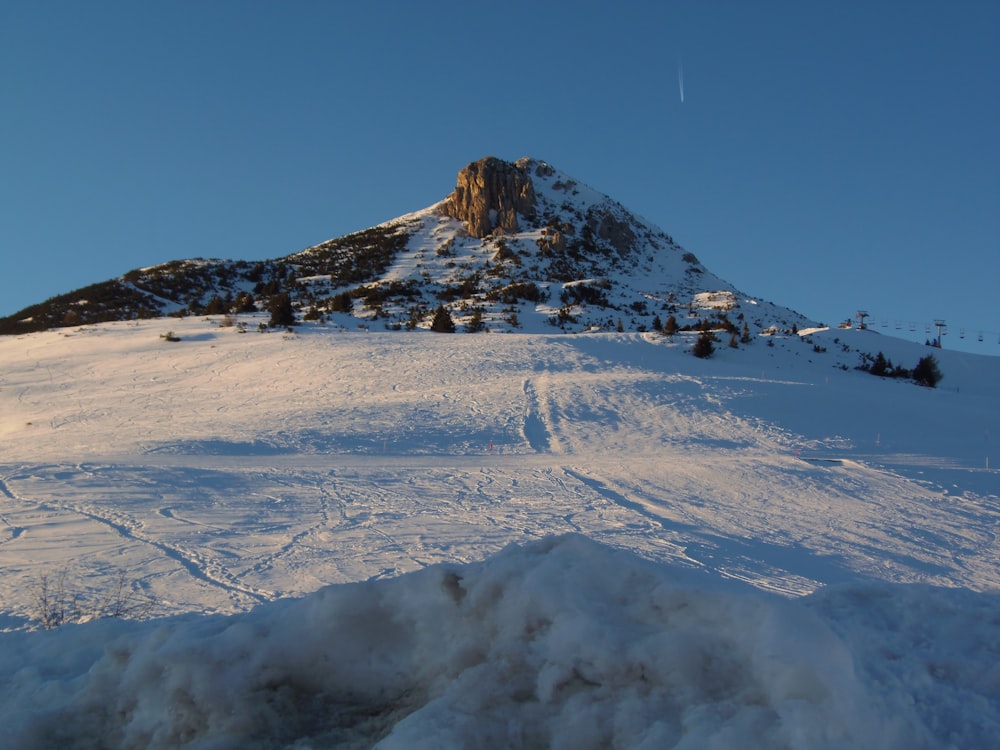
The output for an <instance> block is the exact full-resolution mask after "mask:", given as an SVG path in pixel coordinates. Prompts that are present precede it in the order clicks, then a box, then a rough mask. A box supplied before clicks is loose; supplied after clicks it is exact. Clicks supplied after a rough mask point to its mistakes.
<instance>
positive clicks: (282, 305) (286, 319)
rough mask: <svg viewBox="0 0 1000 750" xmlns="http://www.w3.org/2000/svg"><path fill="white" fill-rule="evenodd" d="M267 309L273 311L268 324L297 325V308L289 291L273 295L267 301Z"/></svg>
mask: <svg viewBox="0 0 1000 750" xmlns="http://www.w3.org/2000/svg"><path fill="white" fill-rule="evenodd" d="M267 310H268V312H270V313H271V319H270V320H269V321H268V325H269V326H271V327H272V328H287V327H288V326H293V325H295V309H294V308H293V307H292V298H291V297H290V296H289V295H288V293H287V292H281V293H279V294H275V295H272V296H271V299H270V300H269V301H268V303H267Z"/></svg>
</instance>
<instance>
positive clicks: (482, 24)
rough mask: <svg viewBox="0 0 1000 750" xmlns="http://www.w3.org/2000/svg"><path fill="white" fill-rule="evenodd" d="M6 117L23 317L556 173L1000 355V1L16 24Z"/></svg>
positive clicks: (9, 298)
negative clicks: (98, 285) (189, 265)
mask: <svg viewBox="0 0 1000 750" xmlns="http://www.w3.org/2000/svg"><path fill="white" fill-rule="evenodd" d="M679 68H683V86H684V101H683V102H682V101H681V96H680V86H679V80H678V79H679ZM0 97H2V101H3V116H2V118H0V136H2V137H0V143H2V146H0V212H2V214H0V248H2V257H3V264H2V271H0V315H9V314H11V313H13V312H15V311H16V310H19V309H21V308H23V307H25V306H27V305H29V304H32V303H34V302H38V301H41V300H43V299H45V298H47V297H50V296H53V295H55V294H59V293H63V292H67V291H70V290H72V289H75V288H77V287H80V286H83V285H85V284H89V283H92V282H96V281H101V280H104V279H108V278H112V277H115V276H119V275H121V274H122V273H124V272H125V271H128V270H130V269H132V268H137V267H140V266H146V265H152V264H155V263H160V262H163V261H167V260H172V259H177V258H187V257H195V256H204V257H228V258H245V259H258V258H270V257H277V256H281V255H285V254H287V253H290V252H294V251H297V250H300V249H302V248H304V247H307V246H309V245H313V244H316V243H318V242H320V241H322V240H325V239H328V238H330V237H334V236H339V235H342V234H346V233H348V232H351V231H355V230H358V229H363V228H365V227H368V226H371V225H373V224H377V223H379V222H382V221H385V220H387V219H391V218H394V217H396V216H398V215H400V214H403V213H406V212H409V211H412V210H416V209H419V208H423V207H425V206H427V205H429V204H431V203H433V202H435V201H436V200H438V199H440V198H442V197H444V196H445V195H447V194H448V193H449V192H450V191H451V190H452V188H453V186H454V179H455V174H456V173H457V171H458V170H459V169H460V168H461V167H463V166H464V165H465V164H466V163H468V162H470V161H473V160H475V159H478V158H481V157H483V156H486V155H495V156H499V157H501V158H505V159H511V160H513V159H517V158H518V157H521V156H533V157H535V158H539V159H543V160H545V161H548V162H549V163H551V164H552V165H554V166H555V167H557V168H559V169H561V170H563V171H564V172H567V173H569V174H570V175H572V176H574V177H575V178H577V179H579V180H581V181H582V182H585V183H587V184H589V185H591V186H592V187H594V188H597V189H598V190H601V191H602V192H605V193H608V194H609V195H611V196H612V197H613V198H615V199H617V200H619V201H621V202H622V203H623V204H625V206H626V207H628V208H630V209H632V210H633V211H635V212H636V213H638V214H640V215H642V216H643V217H645V218H647V219H649V220H651V221H652V222H654V223H655V224H657V225H659V226H660V227H661V228H663V229H664V230H666V231H667V232H668V233H670V234H671V235H672V236H673V237H674V238H675V239H676V240H677V241H678V242H680V243H681V244H682V245H684V246H685V248H686V249H688V250H690V251H692V252H694V253H695V254H697V255H698V257H699V258H700V259H701V260H702V262H704V263H705V265H706V266H708V267H709V268H710V269H711V270H712V271H713V272H715V273H717V274H719V275H720V276H722V277H723V278H725V279H727V280H729V281H730V282H732V283H733V284H735V285H736V286H737V287H739V288H741V289H742V290H743V291H745V292H747V293H749V294H753V295H757V296H761V297H764V298H767V299H769V300H772V301H775V302H778V303H780V304H784V305H787V306H789V307H792V308H794V309H796V310H798V311H799V312H802V313H804V314H805V315H807V316H809V317H812V318H814V319H818V320H821V321H823V322H826V323H829V324H835V323H837V322H838V321H840V320H843V319H846V318H847V317H849V316H852V315H853V314H854V313H855V312H856V311H857V310H858V309H867V310H869V311H870V312H871V313H872V315H873V320H874V321H875V322H876V324H878V323H880V322H881V321H882V320H886V321H888V322H889V329H890V330H889V331H888V332H890V333H891V332H893V331H892V329H893V327H894V325H895V323H896V322H897V321H898V322H901V323H902V324H903V325H904V333H905V332H906V331H905V327H906V326H908V324H909V323H911V322H913V323H916V324H917V325H918V334H917V335H918V336H920V337H921V339H922V337H923V336H924V333H923V326H924V325H925V324H926V323H929V322H931V321H932V320H933V319H934V318H935V317H943V318H945V319H947V321H948V323H949V324H950V334H949V336H948V337H947V338H946V339H945V345H946V346H955V347H956V348H957V347H958V345H959V344H960V343H962V344H963V345H965V346H966V347H967V348H971V349H972V350H974V351H981V352H983V353H990V354H1000V312H998V310H1000V307H998V304H997V298H998V284H1000V2H996V1H995V0H962V2H955V3H949V2H945V1H944V0H940V1H933V2H932V1H929V0H906V1H904V0H879V1H877V2H867V1H862V0H836V1H834V0H831V1H829V2H823V1H819V2H798V1H789V2H769V1H766V0H765V1H763V2H753V3H751V2H743V1H742V0H733V1H731V2H721V1H712V0H707V1H705V2H696V1H695V0H689V1H688V2H680V3H673V2H652V1H650V2H629V1H628V0H623V1H622V2H616V3H608V2H589V1H586V0H584V1H583V2H548V3H545V2H532V3H529V2H520V1H514V2H505V3H497V2H475V1H474V0H466V1H465V2H425V3H417V2H370V3H353V2H352V3H346V2H344V3H342V2H334V1H333V0H330V1H329V2H307V1H298V2H296V1H289V2H272V1H267V2H264V1H261V2H255V1H253V0H211V1H210V2H203V1H201V0H197V1H195V0H161V1H160V2H135V1H134V0H123V1H104V2H100V1H98V2H92V3H91V2H77V1H76V0H73V1H72V2H51V1H45V0H41V1H39V0H31V1H28V0H6V2H4V3H3V4H2V6H0ZM960 328H965V329H966V336H967V339H966V340H964V341H961V342H960V340H959V330H960ZM980 330H982V331H984V332H986V336H985V338H986V339H987V340H986V341H985V342H984V344H982V345H979V344H978V342H977V341H976V339H977V336H978V333H979V331H980Z"/></svg>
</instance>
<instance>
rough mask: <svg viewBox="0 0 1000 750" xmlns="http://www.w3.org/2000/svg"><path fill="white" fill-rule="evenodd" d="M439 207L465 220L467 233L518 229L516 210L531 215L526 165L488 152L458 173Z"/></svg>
mask: <svg viewBox="0 0 1000 750" xmlns="http://www.w3.org/2000/svg"><path fill="white" fill-rule="evenodd" d="M442 211H443V212H444V214H445V215H447V216H452V217H454V218H456V219H459V220H461V221H464V222H465V226H466V229H468V231H469V234H472V235H475V236H476V237H485V236H487V235H489V234H492V233H493V232H494V231H495V230H497V229H500V230H502V231H504V232H517V231H520V228H521V227H520V225H519V224H518V219H517V217H518V214H520V215H521V216H524V217H527V218H533V217H534V216H535V187H534V185H533V184H532V182H531V177H530V175H529V174H528V170H527V168H526V165H522V164H521V163H520V162H519V163H518V164H511V163H510V162H506V161H503V160H501V159H497V158H496V157H493V156H489V157H487V158H485V159H480V160H479V161H474V162H472V163H471V164H469V165H468V166H467V167H465V169H463V170H462V171H461V172H459V173H458V183H457V185H456V186H455V192H453V193H452V194H451V195H450V196H448V198H447V199H446V200H445V204H444V206H443V208H442Z"/></svg>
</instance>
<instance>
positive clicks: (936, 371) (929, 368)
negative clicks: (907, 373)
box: [913, 354, 944, 388]
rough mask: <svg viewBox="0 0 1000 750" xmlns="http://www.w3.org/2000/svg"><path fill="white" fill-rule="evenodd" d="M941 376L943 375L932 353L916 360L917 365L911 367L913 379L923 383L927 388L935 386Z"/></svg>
mask: <svg viewBox="0 0 1000 750" xmlns="http://www.w3.org/2000/svg"><path fill="white" fill-rule="evenodd" d="M943 377H944V375H942V374H941V370H940V368H939V367H938V363H937V360H936V359H934V355H933V354H928V355H927V356H926V357H921V358H920V360H919V361H918V362H917V366H916V367H914V368H913V379H914V380H915V381H917V382H918V383H919V384H920V385H925V386H927V387H928V388H934V387H936V386H937V384H938V383H940V382H941V378H943Z"/></svg>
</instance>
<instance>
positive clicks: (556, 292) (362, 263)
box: [0, 157, 811, 335]
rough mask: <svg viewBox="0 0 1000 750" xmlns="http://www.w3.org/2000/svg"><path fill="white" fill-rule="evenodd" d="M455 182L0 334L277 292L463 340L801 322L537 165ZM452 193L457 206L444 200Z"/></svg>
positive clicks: (81, 301)
mask: <svg viewBox="0 0 1000 750" xmlns="http://www.w3.org/2000/svg"><path fill="white" fill-rule="evenodd" d="M473 173H474V176H471V175H473ZM515 178H516V179H515ZM515 181H516V183H517V185H519V186H520V188H521V191H522V192H523V193H525V194H524V195H522V194H521V193H517V194H514V192H512V191H513V190H514V188H513V187H512V185H511V184H508V183H513V182H515ZM458 182H459V184H458V186H456V191H455V192H454V193H452V194H451V195H450V196H448V197H446V198H445V199H443V200H440V201H438V202H436V203H434V204H433V205H431V206H429V207H428V208H426V209H423V210H420V211H416V212H413V213H410V214H407V215H405V216H402V217H399V218H397V219H393V220H390V221H387V222H385V223H383V224H380V225H378V226H375V227H371V228H369V229H365V230H362V231H359V232H355V233H353V234H350V235H347V236H344V237H337V238H333V239H330V240H327V241H326V242H322V243H320V244H318V245H315V246H313V247H310V248H307V249H305V250H303V251H301V252H297V253H293V254H291V255H286V256H283V257H279V258H275V259H273V260H267V261H258V262H248V261H245V260H221V259H212V260H206V259H201V258H198V259H187V260H176V261H171V262H169V263H164V264H161V265H158V266H153V267H150V268H140V269H135V270H133V271H129V272H128V273H126V274H125V275H124V276H122V277H121V278H119V279H113V280H110V281H108V282H104V283H101V284H95V285H92V286H90V287H87V288H85V289H80V290H77V291H76V292H71V293H69V294H65V295H60V296H58V297H55V298H53V299H51V300H48V301H46V302H44V303H41V304H39V305H35V306H32V307H30V308H27V309H25V310H23V311H21V312H19V313H17V314H15V315H13V316H10V317H8V318H2V319H0V334H3V333H6V334H12V333H13V334H17V333H21V332H27V331H34V330H43V329H46V328H53V327H66V326H75V325H80V324H87V323H96V322H107V321H112V320H134V319H146V318H152V317H159V316H166V315H172V316H178V315H184V314H202V313H213V312H214V313H218V314H222V313H224V312H227V311H228V312H232V313H237V312H248V311H253V310H258V311H266V310H271V309H272V307H273V305H274V304H275V301H276V300H277V299H278V298H279V297H281V296H283V295H287V296H288V298H289V302H290V306H291V311H290V313H289V314H290V315H294V316H295V317H297V318H298V319H300V320H301V319H306V320H312V321H325V320H328V319H330V318H331V317H332V316H339V317H341V318H343V317H344V316H345V315H346V316H347V317H348V318H349V320H347V321H346V322H345V324H347V325H349V326H350V327H356V326H358V325H361V326H365V327H368V328H371V329H374V330H413V329H426V328H429V327H430V326H431V324H432V321H433V319H434V314H435V312H436V311H437V308H439V307H443V308H444V309H445V310H447V311H448V313H449V314H450V316H451V317H452V319H453V321H454V322H455V323H457V325H458V326H459V328H460V330H469V331H483V330H488V331H493V332H511V331H515V332H525V333H532V332H542V331H544V332H554V331H563V332H572V333H576V332H580V331H585V330H590V331H596V330H605V331H614V330H624V331H637V332H641V331H646V330H653V329H655V328H656V327H658V325H659V324H661V323H663V322H665V320H666V319H667V318H668V317H670V316H674V317H675V318H676V320H677V325H678V327H681V328H684V327H687V326H691V327H694V326H698V325H704V326H707V327H711V328H715V329H720V330H721V329H726V330H727V331H733V330H736V331H741V330H742V329H743V328H744V326H745V327H746V330H747V332H748V333H750V334H754V335H756V334H757V333H758V332H760V331H761V330H764V329H766V328H769V327H775V328H777V329H781V330H788V329H791V328H793V327H798V328H802V327H805V326H807V325H810V324H811V323H810V321H808V320H807V319H806V318H805V317H803V316H802V315H800V314H798V313H796V312H793V311H791V310H788V309H787V308H783V307H781V306H780V305H776V304H773V303H771V302H767V301H764V300H761V299H757V298H754V297H752V296H751V295H748V294H745V293H743V292H740V291H739V290H737V289H736V288H735V287H734V286H733V285H732V284H730V283H729V282H727V281H724V280H723V279H722V278H720V277H719V276H717V275H715V274H713V273H712V272H710V271H709V270H708V269H707V268H706V267H705V266H704V265H702V263H701V262H700V261H699V260H698V259H697V257H695V255H694V254H693V253H691V252H688V251H685V250H684V249H683V248H681V247H680V246H679V245H677V244H676V243H675V242H674V241H673V239H671V237H670V236H669V235H668V234H666V233H665V232H664V231H663V230H661V229H659V228H658V227H656V226H654V225H652V224H650V223H649V222H647V221H645V220H643V219H641V218H639V217H637V216H635V215H634V214H632V213H630V212H629V211H628V210H627V209H626V208H625V207H624V206H622V205H621V204H620V203H618V202H617V201H615V200H613V199H612V198H610V197H609V196H606V195H604V194H602V193H599V192H598V191H596V190H594V189H592V188H589V187H587V186H586V185H584V184H582V183H580V182H578V181H577V180H575V179H573V178H571V177H570V176H568V175H566V174H564V173H562V172H560V171H558V170H557V169H555V168H554V167H552V166H551V165H549V164H546V163H545V162H542V161H537V160H534V159H530V158H525V159H521V160H519V161H517V162H516V163H509V162H504V161H501V160H499V159H495V158H492V157H489V158H486V159H482V160H480V161H479V162H473V163H472V164H470V165H468V166H467V167H466V168H464V169H463V170H461V171H460V172H459V175H458ZM460 190H461V191H462V194H463V195H464V196H465V197H466V198H467V199H468V200H469V201H470V203H471V205H472V206H473V207H472V208H469V207H468V206H465V207H464V208H462V209H461V210H460V209H459V207H456V206H455V205H454V200H453V199H454V196H455V195H456V194H457V193H458V192H459V191H460ZM512 201H514V202H516V203H517V207H518V208H519V209H520V211H515V210H514V207H513V206H511V205H509V204H510V202H512ZM466 210H468V211H473V212H475V211H476V210H478V212H479V214H478V215H475V216H472V217H464V218H463V211H466ZM501 213H502V214H503V218H502V219H501V218H500V214H501ZM472 219H476V221H475V222H473V221H472ZM470 227H471V228H470ZM473 229H474V230H475V231H473ZM727 335H728V334H727Z"/></svg>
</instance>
